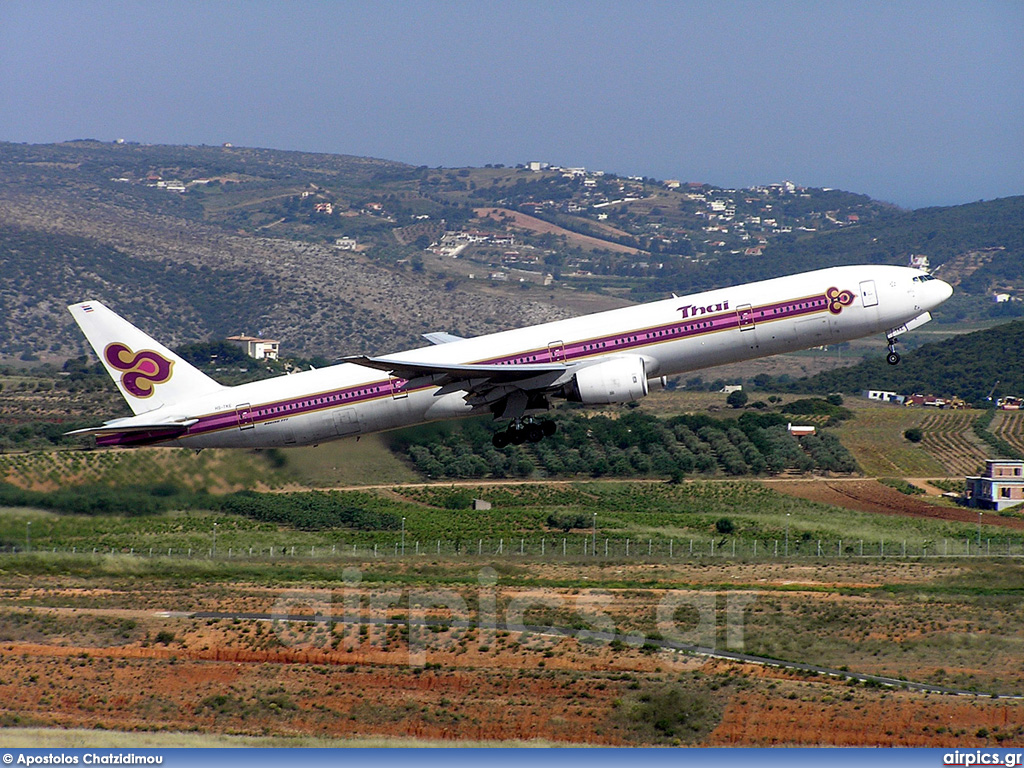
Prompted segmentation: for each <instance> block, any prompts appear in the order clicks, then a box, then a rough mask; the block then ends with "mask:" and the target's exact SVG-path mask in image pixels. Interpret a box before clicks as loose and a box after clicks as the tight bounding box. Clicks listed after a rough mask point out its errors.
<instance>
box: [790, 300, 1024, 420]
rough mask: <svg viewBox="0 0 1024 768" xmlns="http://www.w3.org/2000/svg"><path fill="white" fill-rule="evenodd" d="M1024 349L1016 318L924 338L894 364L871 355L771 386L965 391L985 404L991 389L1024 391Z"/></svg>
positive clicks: (1022, 327)
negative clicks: (933, 338) (979, 328)
mask: <svg viewBox="0 0 1024 768" xmlns="http://www.w3.org/2000/svg"><path fill="white" fill-rule="evenodd" d="M1022 351H1024V320H1016V321H1013V322H1010V323H1005V324H1003V325H999V326H996V327H994V328H989V329H986V330H983V331H976V332H974V333H969V334H964V335H962V336H955V337H953V338H950V339H946V340H944V341H940V342H932V343H929V344H924V345H922V346H921V347H920V348H918V349H915V350H913V351H910V352H908V353H907V354H906V355H904V357H903V360H902V361H901V362H900V364H899V365H889V364H887V363H886V362H885V359H884V358H882V357H878V358H871V359H868V360H865V361H864V362H862V363H858V364H857V365H853V366H850V367H849V368H839V369H836V370H833V371H826V372H823V373H819V374H817V375H816V376H811V377H809V378H804V379H798V380H796V381H793V382H789V383H785V382H773V383H772V384H771V385H770V386H772V387H778V388H781V389H789V390H791V391H796V392H819V393H827V392H850V393H859V392H861V391H863V390H865V389H883V390H890V391H894V392H899V393H903V394H910V393H914V392H918V393H921V394H935V395H939V396H946V397H951V396H956V397H961V398H963V399H965V400H967V401H969V402H972V403H974V404H975V405H978V406H979V407H983V406H984V403H985V398H986V397H987V396H988V394H989V393H990V392H993V397H998V396H999V395H1015V396H1019V395H1020V394H1021V393H1022V392H1024V365H1022V364H1021V359H1022ZM997 382H998V386H995V385H996V383H997ZM993 386H995V390H994V391H993Z"/></svg>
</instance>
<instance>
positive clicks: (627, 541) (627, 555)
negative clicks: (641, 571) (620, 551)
mask: <svg viewBox="0 0 1024 768" xmlns="http://www.w3.org/2000/svg"><path fill="white" fill-rule="evenodd" d="M626 557H629V539H626Z"/></svg>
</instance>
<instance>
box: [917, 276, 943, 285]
mask: <svg viewBox="0 0 1024 768" xmlns="http://www.w3.org/2000/svg"><path fill="white" fill-rule="evenodd" d="M935 279H937V278H935V277H933V276H932V275H918V276H917V277H915V278H914V282H915V283H927V282H928V281H929V280H935Z"/></svg>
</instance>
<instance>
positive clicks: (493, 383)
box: [346, 357, 581, 418]
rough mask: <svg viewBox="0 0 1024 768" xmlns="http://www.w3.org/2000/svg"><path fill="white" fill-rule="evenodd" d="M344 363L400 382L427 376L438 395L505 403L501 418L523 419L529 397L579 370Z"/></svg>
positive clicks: (367, 360)
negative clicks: (382, 374) (387, 375)
mask: <svg viewBox="0 0 1024 768" xmlns="http://www.w3.org/2000/svg"><path fill="white" fill-rule="evenodd" d="M346 362H350V363H355V364H357V365H362V366H366V367H367V368H376V369H378V370H381V371H385V372H387V373H388V374H390V375H391V376H395V377H398V378H402V379H410V380H411V379H419V378H423V377H429V378H430V379H432V383H433V384H434V385H436V386H438V387H440V389H439V390H438V391H437V394H438V395H445V394H449V393H452V392H465V393H466V396H465V397H466V401H467V402H469V403H470V404H472V405H474V406H489V407H492V408H498V409H501V408H502V406H501V404H500V401H502V400H504V401H505V403H504V406H503V408H504V410H503V413H502V415H503V417H504V418H515V417H517V416H522V414H523V412H524V411H525V409H526V407H527V405H528V403H529V402H530V394H533V393H537V394H541V393H543V392H545V391H550V390H554V389H557V388H558V387H560V386H562V385H563V384H565V383H566V382H567V381H569V380H570V379H571V378H572V376H573V374H574V373H575V372H576V370H578V369H579V368H580V367H581V366H580V365H579V364H575V365H574V364H571V363H569V364H566V363H541V364H536V363H534V364H525V363H524V364H522V365H455V364H451V363H427V362H418V361H410V360H396V359H394V358H388V357H350V358H347V359H346Z"/></svg>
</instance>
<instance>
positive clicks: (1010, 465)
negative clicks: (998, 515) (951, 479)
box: [967, 459, 1024, 512]
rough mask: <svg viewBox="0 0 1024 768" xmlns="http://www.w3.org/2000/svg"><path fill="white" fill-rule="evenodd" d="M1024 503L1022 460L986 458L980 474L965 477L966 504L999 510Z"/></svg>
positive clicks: (1023, 469)
mask: <svg viewBox="0 0 1024 768" xmlns="http://www.w3.org/2000/svg"><path fill="white" fill-rule="evenodd" d="M1021 503H1024V461H1018V460H1015V459H987V460H986V461H985V471H984V472H982V474H981V475H978V476H975V477H968V478H967V505H968V506H969V507H976V508H977V509H994V510H995V511H997V512H999V511H1001V510H1003V509H1006V508H1007V507H1012V506H1014V505H1015V504H1021Z"/></svg>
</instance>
